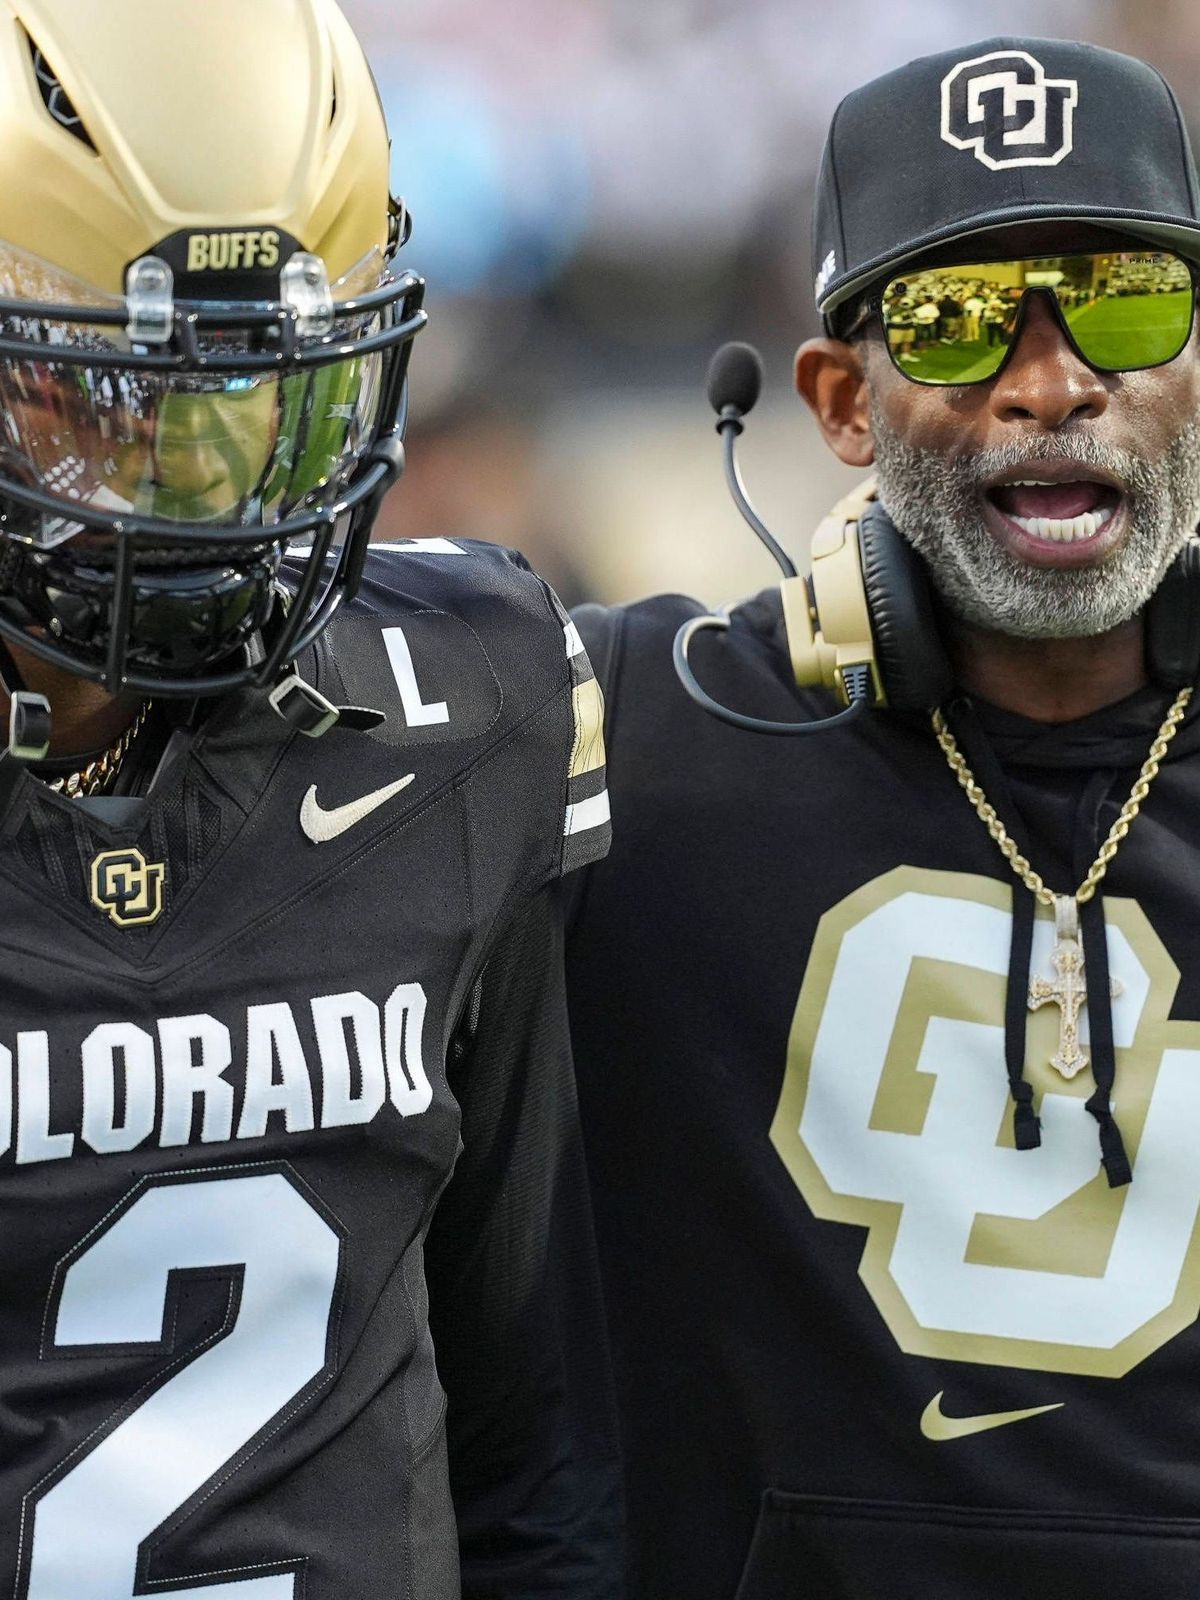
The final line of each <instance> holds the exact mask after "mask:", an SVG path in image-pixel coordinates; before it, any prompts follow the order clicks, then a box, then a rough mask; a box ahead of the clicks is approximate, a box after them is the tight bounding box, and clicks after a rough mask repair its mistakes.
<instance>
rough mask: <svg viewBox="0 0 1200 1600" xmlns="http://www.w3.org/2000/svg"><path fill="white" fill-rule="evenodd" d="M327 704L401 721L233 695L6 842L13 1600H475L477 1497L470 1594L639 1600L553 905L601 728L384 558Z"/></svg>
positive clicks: (547, 599)
mask: <svg viewBox="0 0 1200 1600" xmlns="http://www.w3.org/2000/svg"><path fill="white" fill-rule="evenodd" d="M301 670H302V672H303V674H304V676H305V677H306V678H307V679H309V680H310V681H311V682H312V683H314V684H315V686H316V687H317V688H318V689H319V690H320V691H321V692H322V693H323V694H325V695H326V696H327V697H328V698H329V699H330V700H331V701H332V702H334V703H336V704H338V705H347V704H353V705H356V706H367V707H371V708H375V709H377V710H378V711H381V712H383V713H385V714H386V721H384V722H383V723H382V724H381V725H380V726H378V727H377V728H376V729H375V730H374V731H367V732H364V731H353V732H352V731H348V730H346V729H344V728H342V727H335V728H334V729H332V730H331V731H329V732H327V733H326V734H325V735H324V737H322V738H319V739H309V738H305V737H303V736H301V735H299V734H297V733H295V732H293V731H292V730H291V729H290V728H289V727H288V725H287V724H286V723H285V722H284V721H283V720H281V718H279V717H278V716H276V714H275V713H274V712H273V711H272V710H271V709H270V707H269V706H267V704H266V702H265V700H264V699H263V698H262V697H261V696H255V695H251V694H246V695H241V696H237V697H233V698H230V699H228V700H226V701H223V702H220V703H219V704H217V705H216V706H215V707H214V708H213V709H212V711H211V713H210V714H209V715H208V716H207V718H206V719H205V720H204V721H203V722H202V724H201V725H200V728H199V731H198V732H197V734H196V735H195V737H194V739H193V740H192V741H191V743H190V745H188V744H187V742H186V741H184V742H183V743H182V744H180V743H179V741H176V742H175V743H174V744H171V745H168V747H167V750H166V754H165V756H164V758H163V760H164V766H163V769H162V771H161V772H160V774H159V777H158V779H157V781H156V782H155V783H154V785H153V788H152V790H151V792H150V794H149V796H148V797H147V798H145V799H142V800H138V799H136V798H134V799H132V800H130V799H125V800H113V801H110V802H99V803H94V802H86V803H83V804H80V803H77V802H73V801H70V800H67V799H64V798H62V797H60V796H59V795H57V794H52V793H50V792H49V791H48V790H47V788H46V787H45V785H44V784H42V783H40V782H39V781H38V780H37V779H36V778H35V777H33V776H30V775H25V776H23V777H22V778H21V780H20V782H19V783H18V785H17V788H16V791H15V793H14V794H13V796H12V798H11V803H10V805H9V808H8V811H7V814H6V815H5V817H4V819H3V824H2V833H0V907H2V910H0V946H2V951H3V954H2V956H0V960H2V962H3V974H4V981H3V984H2V986H0V1150H2V1151H3V1156H2V1160H0V1216H2V1217H3V1219H4V1224H3V1229H2V1231H0V1589H3V1590H4V1592H6V1593H11V1594H13V1595H14V1596H16V1597H19V1600H126V1597H130V1596H133V1595H149V1594H154V1595H160V1596H163V1597H167V1596H172V1597H174V1596H187V1597H189V1600H302V1597H303V1600H393V1597H394V1600H402V1597H403V1600H409V1597H412V1600H452V1597H456V1596H458V1594H459V1592H460V1591H459V1581H460V1580H459V1560H458V1548H459V1539H458V1537H456V1523H455V1509H454V1507H452V1504H451V1495H450V1485H451V1482H452V1483H453V1487H454V1498H455V1501H456V1502H457V1512H458V1524H459V1531H460V1533H461V1543H462V1582H463V1592H464V1593H466V1594H468V1595H483V1594H486V1595H488V1596H501V1595H503V1596H509V1595H512V1596H516V1595H518V1594H519V1595H521V1596H528V1595H534V1594H537V1595H547V1596H549V1595H555V1596H559V1595H562V1596H565V1595H567V1594H568V1593H569V1594H571V1595H576V1594H586V1595H588V1596H592V1595H595V1596H599V1595H609V1594H610V1593H614V1592H615V1587H614V1586H615V1581H616V1580H615V1578H614V1577H613V1556H612V1540H613V1537H614V1528H615V1522H616V1511H615V1507H616V1504H617V1491H616V1486H615V1481H614V1480H615V1474H614V1470H613V1457H612V1451H611V1447H610V1445H609V1441H608V1436H607V1432H606V1417H605V1410H604V1402H605V1396H606V1390H605V1384H606V1379H605V1367H604V1358H603V1347H602V1342H601V1339H600V1335H599V1327H598V1324H599V1318H598V1316H597V1314H596V1309H595V1299H594V1296H593V1292H592V1279H591V1276H590V1274H591V1267H592V1250H591V1243H590V1223H589V1220H588V1215H587V1211H586V1207H585V1206H584V1205H583V1204H582V1202H581V1197H580V1190H581V1184H580V1161H579V1154H578V1150H577V1136H576V1133H575V1123H574V1108H573V1102H572V1098H571V1096H572V1094H573V1088H572V1086H571V1084H570V1062H569V1055H568V1049H567V1044H566V1029H565V1020H564V1014H563V1005H562V994H561V980H560V976H559V975H558V968H559V965H560V941H561V934H560V929H559V926H558V922H557V920H556V911H555V906H554V904H553V899H554V895H555V885H556V882H557V880H558V878H559V877H560V875H561V874H562V873H563V872H564V871H566V870H568V869H569V868H571V867H572V866H576V865H579V864H580V863H582V862H585V861H587V860H589V859H592V858H594V857H595V856H596V855H598V854H600V853H602V852H603V850H604V849H605V848H606V844H607V833H608V826H607V801H606V798H605V794H604V774H603V743H602V738H601V732H600V702H599V693H598V689H597V686H596V683H595V681H594V679H593V677H592V674H591V672H590V669H589V668H588V666H587V660H586V656H585V655H584V654H583V651H582V647H581V645H580V643H579V639H578V635H577V634H576V633H575V630H574V629H573V627H571V626H570V625H569V623H567V621H566V619H565V617H564V616H563V614H562V613H561V612H560V611H559V610H558V607H557V602H556V601H555V600H554V598H553V596H552V595H551V594H550V593H549V591H548V590H547V589H546V588H545V586H544V585H543V584H542V583H541V582H540V580H538V579H537V578H536V577H535V576H534V575H533V574H532V573H531V572H530V571H529V570H528V568H527V567H525V565H524V563H523V562H521V561H520V559H519V558H516V557H512V556H510V555H508V554H507V553H503V552H500V551H498V550H495V549H493V548H492V547H490V546H476V545H458V544H453V543H449V542H444V541H432V542H427V543H423V544H421V545H416V546H411V545H410V546H407V547H398V546H393V547H376V549H374V550H373V551H372V552H371V554H370V555H369V557H368V560H367V565H366V573H365V576H364V580H363V583H362V587H361V591H360V593H359V596H358V598H357V599H356V601H355V602H354V603H353V604H352V605H350V606H348V607H347V608H345V609H344V610H343V611H342V612H341V613H339V615H338V616H337V618H336V620H335V621H334V623H333V625H332V626H331V627H330V629H329V630H328V631H327V632H326V633H325V634H324V635H323V636H322V638H321V639H320V640H319V641H318V644H317V645H316V646H315V647H314V649H313V650H312V652H311V653H310V656H309V657H308V658H306V659H305V661H304V662H302V664H301ZM460 1150H461V1159H460ZM456 1160H457V1163H458V1165H457V1171H454V1169H455V1166H456ZM452 1171H453V1172H454V1176H453V1179H451V1174H452ZM447 1185H448V1187H447ZM443 1191H445V1195H444V1199H442V1200H441V1204H440V1206H439V1197H442V1196H443ZM431 1327H432V1329H433V1335H432V1337H431ZM435 1351H436V1355H435Z"/></svg>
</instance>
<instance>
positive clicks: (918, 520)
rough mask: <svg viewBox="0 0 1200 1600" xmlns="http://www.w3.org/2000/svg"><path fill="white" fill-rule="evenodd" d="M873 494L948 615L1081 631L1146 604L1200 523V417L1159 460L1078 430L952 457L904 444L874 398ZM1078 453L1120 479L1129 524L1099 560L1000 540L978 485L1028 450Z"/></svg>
mask: <svg viewBox="0 0 1200 1600" xmlns="http://www.w3.org/2000/svg"><path fill="white" fill-rule="evenodd" d="M872 427H873V432H874V437H875V470H876V475H877V478H878V483H879V498H880V500H881V501H882V503H883V506H884V509H885V510H886V511H887V513H888V515H889V516H890V517H891V519H892V521H893V522H894V523H895V524H896V526H897V527H898V528H899V529H900V531H901V532H902V533H903V534H904V536H905V538H906V539H907V540H908V541H909V543H910V544H911V545H912V546H913V548H914V549H915V550H916V551H917V552H918V553H919V554H920V555H921V556H923V557H924V559H925V561H926V563H927V565H928V567H929V570H930V573H931V575H932V578H933V583H934V587H935V588H936V589H937V591H938V593H939V594H940V595H941V597H942V600H943V601H944V603H945V605H946V607H947V609H948V610H949V611H950V612H951V614H952V615H953V616H956V617H958V618H959V619H960V620H962V621H963V622H968V623H971V624H973V625H974V626H975V627H977V628H983V629H986V630H987V631H988V632H990V633H1006V634H1013V635H1015V636H1017V637H1018V638H1023V639H1082V638H1088V637H1090V636H1092V635H1094V634H1098V633H1107V632H1108V631H1109V629H1111V628H1115V627H1118V626H1119V625H1120V624H1121V623H1123V622H1128V621H1129V620H1130V618H1131V617H1134V616H1136V615H1137V614H1138V612H1139V611H1141V610H1142V608H1143V607H1144V606H1145V604H1146V602H1147V600H1149V598H1150V596H1151V595H1152V594H1153V593H1154V591H1155V589H1156V588H1157V587H1158V585H1159V583H1160V581H1161V580H1162V576H1163V574H1164V573H1165V572H1166V570H1167V568H1168V567H1169V566H1170V564H1171V562H1172V561H1173V560H1174V558H1175V556H1176V555H1177V554H1178V553H1179V551H1180V549H1181V548H1182V547H1183V545H1184V543H1185V541H1186V540H1187V538H1188V536H1189V535H1190V534H1191V533H1192V532H1193V531H1194V530H1195V528H1196V525H1197V523H1198V522H1200V421H1197V420H1196V419H1195V418H1192V419H1190V420H1189V421H1187V422H1185V423H1184V425H1183V426H1182V427H1181V428H1180V430H1179V432H1178V434H1177V435H1176V437H1175V438H1174V440H1173V441H1172V442H1171V444H1170V445H1169V446H1168V448H1167V449H1166V450H1165V451H1164V452H1163V454H1162V455H1161V456H1160V457H1159V458H1158V459H1157V460H1156V461H1145V460H1143V459H1141V458H1140V457H1137V456H1132V455H1129V454H1128V453H1127V452H1126V451H1124V450H1114V449H1112V448H1111V447H1110V446H1108V445H1105V444H1102V443H1101V442H1100V441H1099V440H1097V439H1096V438H1094V437H1093V436H1092V435H1090V434H1087V433H1084V432H1082V431H1080V432H1078V433H1064V434H1061V435H1057V436H1053V437H1046V436H1043V437H1042V438H1041V439H1040V440H1038V439H1034V440H1022V441H1020V442H1018V441H1015V440H1014V441H1013V443H1011V444H1007V445H1002V446H1000V447H998V448H996V449H993V450H980V451H978V452H977V453H976V454H974V455H969V456H960V457H958V458H956V459H954V460H951V459H948V458H947V457H946V456H943V455H940V454H939V453H938V452H937V451H935V450H921V449H918V448H915V447H914V446H912V445H907V444H904V443H903V442H902V441H901V440H900V439H899V438H898V437H897V435H896V434H895V433H893V432H892V431H891V430H890V429H889V428H888V426H887V424H886V423H884V422H883V420H882V416H881V412H880V408H879V406H878V404H877V403H876V405H875V406H874V408H873V418H872ZM1063 460H1066V461H1074V462H1078V463H1079V465H1080V466H1083V467H1094V468H1100V469H1103V470H1104V471H1107V472H1111V473H1115V474H1116V475H1117V477H1118V478H1119V479H1120V480H1121V481H1122V482H1123V483H1124V484H1125V486H1126V516H1127V518H1128V532H1127V534H1126V537H1125V541H1124V543H1123V544H1122V546H1121V547H1120V549H1118V550H1116V551H1114V552H1113V554H1112V555H1111V556H1110V557H1109V558H1108V560H1107V561H1104V562H1102V563H1101V564H1100V565H1099V566H1095V567H1082V568H1076V569H1074V570H1068V571H1062V570H1057V569H1055V568H1052V567H1032V566H1028V565H1027V564H1026V563H1024V562H1022V561H1018V560H1017V559H1015V557H1013V556H1011V555H1010V554H1009V553H1008V551H1006V550H1004V549H1003V548H1002V547H1001V546H1000V545H999V544H997V542H996V540H995V538H994V537H993V536H992V534H991V533H989V532H988V529H987V525H986V524H985V522H984V520H983V515H982V513H981V511H980V494H981V487H980V486H981V485H982V484H983V483H985V482H987V481H988V480H989V479H991V478H993V477H994V476H995V475H996V474H997V473H999V472H1005V471H1009V470H1011V469H1013V468H1017V467H1020V466H1023V465H1025V464H1026V463H1027V462H1030V461H1063Z"/></svg>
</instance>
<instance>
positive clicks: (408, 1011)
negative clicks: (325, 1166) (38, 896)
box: [0, 983, 433, 1165]
mask: <svg viewBox="0 0 1200 1600" xmlns="http://www.w3.org/2000/svg"><path fill="white" fill-rule="evenodd" d="M426 1004H427V1002H426V995H425V990H424V988H423V987H422V986H421V985H420V984H419V983H401V984H398V985H397V986H396V988H394V989H393V990H392V992H391V994H390V995H389V996H388V997H387V999H386V1000H385V1001H384V1003H383V1004H382V1005H378V1004H376V1002H375V1001H373V1000H371V999H370V998H369V997H368V996H367V995H365V994H362V993H360V992H359V991H357V990H353V991H350V992H349V993H346V994H332V995H319V996H317V997H315V998H314V999H313V1000H311V1001H310V1002H309V1007H308V1009H309V1013H310V1020H311V1033H310V1038H315V1041H316V1051H315V1055H314V1054H313V1053H311V1047H310V1053H308V1054H306V1052H305V1048H304V1045H303V1043H302V1039H301V1024H300V1019H298V1018H297V1015H296V1013H295V1012H294V1010H293V1008H292V1006H290V1005H289V1004H287V1003H286V1002H283V1001H275V1002H268V1003H266V1004H263V1005H253V1006H249V1007H248V1008H247V1010H246V1013H245V1018H244V1021H243V1022H241V1023H240V1024H239V1026H238V1027H237V1028H236V1029H235V1028H231V1027H230V1026H228V1024H226V1023H224V1022H222V1021H221V1020H220V1019H219V1018H217V1017H214V1016H210V1015H208V1014H207V1013H199V1014H196V1015H192V1016H177V1017H163V1018H161V1019H160V1020H159V1021H158V1022H157V1023H156V1024H155V1025H154V1030H153V1032H151V1031H150V1029H148V1028H143V1027H140V1026H138V1025H137V1024H135V1023H132V1022H105V1023H101V1024H99V1025H98V1026H97V1027H95V1028H93V1029H92V1031H91V1032H90V1033H89V1034H88V1035H87V1036H86V1038H85V1039H84V1040H83V1042H82V1045H81V1047H80V1048H79V1049H78V1051H75V1052H72V1059H66V1058H65V1053H64V1051H63V1048H62V1046H61V1044H60V1045H57V1046H56V1045H55V1043H54V1041H53V1039H52V1037H51V1035H50V1034H49V1033H48V1032H47V1031H45V1030H44V1029H38V1030H30V1031H28V1032H21V1033H18V1034H17V1035H16V1037H15V1039H14V1040H13V1041H12V1042H11V1044H10V1043H7V1042H4V1043H0V1156H6V1155H8V1153H9V1152H10V1151H11V1152H12V1156H11V1159H13V1160H14V1161H15V1162H16V1163H17V1164H18V1165H23V1164H28V1163H33V1162H40V1161H61V1160H64V1159H66V1158H68V1157H70V1156H73V1155H76V1154H85V1153H87V1152H92V1153H94V1154H96V1155H111V1154H118V1153H120V1152H122V1151H128V1150H134V1149H136V1148H137V1147H138V1146H139V1145H142V1144H144V1143H145V1142H146V1141H147V1140H153V1141H154V1142H155V1143H156V1144H157V1145H158V1146H159V1147H160V1148H163V1149H167V1148H170V1147H174V1146H179V1145H187V1144H191V1143H193V1142H194V1141H195V1142H199V1143H202V1144H217V1143H224V1142H226V1141H229V1140H253V1139H261V1138H263V1137H264V1136H265V1135H266V1133H267V1128H268V1121H269V1119H270V1118H271V1116H272V1113H277V1116H276V1122H275V1128H276V1129H278V1127H279V1124H280V1122H282V1127H283V1129H284V1130H285V1131H286V1132H287V1133H290V1134H295V1133H309V1132H312V1131H313V1130H314V1129H324V1128H343V1127H347V1126H352V1125H356V1124H364V1123H368V1122H372V1121H373V1120H374V1119H375V1117H377V1116H378V1115H379V1113H380V1112H381V1111H382V1110H383V1108H384V1106H385V1104H387V1103H389V1102H390V1104H391V1105H392V1106H393V1107H394V1108H395V1109H396V1111H398V1112H399V1114H400V1115H401V1116H402V1117H412V1116H417V1115H419V1114H420V1113H421V1112H423V1111H426V1110H427V1109H428V1108H429V1105H430V1103H431V1101H432V1099H433V1089H432V1087H431V1085H430V1082H429V1078H428V1076H427V1074H426V1071H425V1066H424V1062H423V1059H422V1039H423V1035H424V1025H425V1011H426ZM305 1020H309V1019H305ZM231 1069H232V1070H231ZM68 1074H70V1075H73V1076H74V1078H75V1080H76V1092H75V1093H74V1094H72V1093H70V1092H69V1089H68V1088H67V1087H65V1086H67V1085H68V1084H69V1083H70V1079H69V1078H68V1076H67V1075H68ZM230 1078H236V1079H237V1081H239V1082H241V1083H242V1084H243V1090H242V1094H241V1097H240V1104H239V1103H237V1102H238V1096H237V1093H236V1091H235V1088H234V1084H233V1082H231V1081H230ZM52 1085H53V1086H54V1088H53V1091H52V1088H51V1086H52ZM68 1102H69V1103H72V1104H75V1105H77V1106H79V1107H80V1112H79V1115H78V1118H77V1120H76V1125H75V1126H73V1127H67V1126H65V1125H64V1115H63V1112H62V1105H63V1104H66V1103H68ZM73 1120H75V1119H73Z"/></svg>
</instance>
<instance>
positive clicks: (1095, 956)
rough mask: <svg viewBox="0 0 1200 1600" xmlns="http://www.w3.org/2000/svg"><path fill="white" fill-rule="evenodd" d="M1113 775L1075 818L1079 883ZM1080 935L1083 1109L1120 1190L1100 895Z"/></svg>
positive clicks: (1126, 1170) (1103, 776)
mask: <svg viewBox="0 0 1200 1600" xmlns="http://www.w3.org/2000/svg"><path fill="white" fill-rule="evenodd" d="M1112 779H1113V774H1112V773H1105V772H1098V773H1097V774H1096V775H1095V777H1094V778H1093V779H1092V781H1091V783H1090V784H1089V785H1088V787H1087V789H1086V790H1085V791H1084V796H1083V800H1082V802H1081V804H1080V807H1079V815H1080V817H1081V819H1082V818H1088V819H1089V820H1090V826H1088V827H1084V828H1079V829H1077V830H1076V834H1075V858H1074V862H1073V866H1074V870H1075V873H1076V876H1077V877H1079V878H1082V876H1083V875H1084V873H1086V872H1087V869H1088V866H1089V864H1090V862H1091V858H1092V853H1093V852H1094V850H1095V848H1096V843H1097V841H1098V840H1099V839H1100V838H1101V837H1102V836H1103V833H1104V831H1105V830H1104V829H1103V828H1102V826H1101V822H1100V815H1101V811H1102V809H1103V806H1104V803H1105V800H1106V799H1107V796H1108V793H1109V790H1110V788H1111V787H1112ZM1079 934H1080V942H1081V943H1082V945H1083V976H1084V982H1085V983H1086V985H1087V1010H1088V1040H1089V1044H1090V1046H1091V1056H1092V1077H1093V1079H1094V1081H1095V1084H1096V1087H1095V1089H1094V1090H1093V1092H1092V1094H1091V1096H1090V1097H1089V1098H1088V1100H1087V1109H1088V1111H1089V1112H1090V1113H1091V1114H1092V1116H1093V1117H1095V1119H1096V1122H1097V1123H1098V1125H1099V1128H1100V1160H1101V1163H1102V1164H1103V1167H1104V1172H1105V1175H1106V1177H1107V1178H1108V1186H1109V1188H1110V1189H1120V1188H1121V1187H1123V1185H1125V1184H1127V1183H1129V1182H1130V1181H1131V1180H1132V1178H1133V1171H1132V1169H1131V1167H1130V1165H1129V1156H1128V1154H1127V1153H1126V1150H1125V1141H1124V1140H1123V1139H1122V1137H1121V1130H1120V1128H1119V1127H1118V1126H1117V1120H1116V1117H1115V1116H1114V1115H1113V1109H1112V1092H1113V1085H1114V1084H1115V1082H1116V1076H1117V1053H1116V1046H1115V1044H1114V1043H1113V1018H1112V979H1111V976H1110V974H1109V970H1108V935H1107V932H1106V929H1105V922H1104V903H1103V897H1102V894H1101V892H1100V890H1097V891H1096V893H1095V894H1094V895H1093V896H1092V898H1091V899H1090V900H1085V901H1084V903H1083V904H1082V905H1081V906H1080V908H1079Z"/></svg>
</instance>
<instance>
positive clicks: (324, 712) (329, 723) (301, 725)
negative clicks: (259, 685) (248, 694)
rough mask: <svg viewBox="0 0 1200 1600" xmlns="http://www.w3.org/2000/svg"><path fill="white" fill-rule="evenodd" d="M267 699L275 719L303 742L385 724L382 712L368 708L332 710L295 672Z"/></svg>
mask: <svg viewBox="0 0 1200 1600" xmlns="http://www.w3.org/2000/svg"><path fill="white" fill-rule="evenodd" d="M267 699H268V701H269V702H270V705H271V709H272V711H274V713H275V715H276V716H277V717H281V718H282V719H283V721H284V722H286V723H287V724H288V726H289V727H291V728H295V730H296V732H297V733H302V734H303V735H304V736H305V738H306V739H320V738H321V737H322V735H323V734H326V733H328V732H329V730H330V728H345V729H346V730H347V731H348V732H350V733H369V732H370V731H371V729H372V728H378V727H379V726H380V724H381V723H384V722H386V721H387V713H386V712H385V711H373V710H372V709H371V707H370V706H335V705H334V703H333V701H332V700H327V699H326V697H325V696H324V695H323V694H322V693H321V691H320V690H319V689H314V688H313V686H312V684H311V683H305V681H304V679H303V678H301V677H300V676H299V675H298V674H297V673H295V672H289V673H288V674H287V676H286V677H284V678H281V679H280V681H279V682H278V683H277V684H276V685H275V687H274V688H273V689H272V690H271V692H270V694H269V695H268V696H267Z"/></svg>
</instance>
